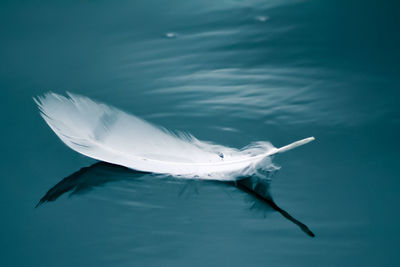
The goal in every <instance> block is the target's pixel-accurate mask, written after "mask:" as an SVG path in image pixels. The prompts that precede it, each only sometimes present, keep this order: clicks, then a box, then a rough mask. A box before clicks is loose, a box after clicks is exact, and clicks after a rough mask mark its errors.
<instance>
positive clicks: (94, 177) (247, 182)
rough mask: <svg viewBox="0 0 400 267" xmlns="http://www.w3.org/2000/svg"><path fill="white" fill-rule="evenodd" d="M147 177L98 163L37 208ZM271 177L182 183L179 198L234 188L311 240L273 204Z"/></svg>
mask: <svg viewBox="0 0 400 267" xmlns="http://www.w3.org/2000/svg"><path fill="white" fill-rule="evenodd" d="M146 174H147V173H144V172H138V171H134V170H131V169H128V168H125V167H121V166H119V165H114V164H110V163H106V162H97V163H95V164H93V165H91V166H89V167H84V168H82V169H80V170H78V171H77V172H75V173H73V174H71V175H69V176H67V177H65V178H64V179H62V180H61V181H60V182H59V183H57V184H56V185H55V186H53V187H52V188H50V189H49V190H48V191H47V193H46V194H45V195H44V196H43V197H42V198H41V199H40V201H39V202H38V204H37V205H36V207H38V206H40V205H42V204H44V203H46V202H52V201H55V200H57V199H58V198H59V197H60V196H62V195H64V194H66V193H69V196H72V195H81V194H85V193H87V192H89V191H91V190H93V189H94V188H95V187H100V186H103V185H105V184H107V183H110V182H118V181H124V180H125V181H132V180H134V179H139V178H141V177H143V176H144V175H146ZM271 175H273V173H263V174H259V175H258V176H253V177H248V178H244V179H241V180H239V181H236V182H230V181H229V182H221V181H208V180H189V179H188V180H186V179H181V180H180V181H181V182H182V184H181V188H180V190H179V192H178V196H179V197H182V196H183V195H184V193H185V192H187V191H188V188H191V191H193V192H195V194H199V189H198V186H199V183H200V182H201V183H213V184H215V185H217V186H220V187H221V189H223V188H224V187H236V188H237V189H239V190H241V191H243V192H245V193H247V197H248V198H247V199H248V200H249V201H250V204H251V205H250V208H249V209H250V210H255V211H261V212H262V213H263V214H264V217H265V214H266V213H269V212H272V211H277V212H279V213H280V214H281V215H282V216H283V217H285V218H286V219H288V220H289V221H291V222H293V223H294V224H296V225H297V226H299V227H300V229H301V230H302V231H303V232H304V233H306V234H307V235H309V236H311V237H314V236H315V235H314V233H313V232H312V231H311V230H310V229H309V228H308V227H307V226H306V225H305V224H303V223H302V222H300V221H298V220H297V219H295V218H294V217H292V216H291V215H290V214H289V213H288V212H286V211H285V210H283V209H281V208H280V207H279V206H278V205H277V204H276V203H275V201H274V200H273V198H272V196H271V193H270V178H271Z"/></svg>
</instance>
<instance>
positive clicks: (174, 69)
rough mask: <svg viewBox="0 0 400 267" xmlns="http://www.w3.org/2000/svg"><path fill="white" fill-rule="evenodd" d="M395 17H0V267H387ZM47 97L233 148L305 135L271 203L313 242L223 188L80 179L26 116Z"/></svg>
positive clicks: (106, 10)
mask: <svg viewBox="0 0 400 267" xmlns="http://www.w3.org/2000/svg"><path fill="white" fill-rule="evenodd" d="M398 8H399V4H398V3H397V2H395V1H386V2H384V3H383V2H382V3H380V2H378V1H372V0H371V1H355V0H350V1H341V0H339V1H338V0H326V1H317V0H309V1H289V0H288V1H284V0H282V1H277V0H274V1H246V2H243V1H168V2H163V1H141V2H136V3H133V2H130V1H119V2H118V3H114V2H113V3H111V2H106V1H101V2H97V3H94V2H80V3H79V2H74V3H72V2H70V3H65V2H61V1H41V2H39V3H28V2H24V1H19V2H12V1H3V2H2V3H1V4H0V25H1V27H0V59H1V64H0V88H1V93H2V97H1V105H0V109H1V112H0V114H1V122H2V131H1V140H2V142H1V143H0V147H1V151H2V154H1V164H2V165H1V168H0V177H1V179H0V200H1V201H0V205H1V210H2V216H1V217H2V219H1V220H0V236H1V238H0V253H1V254H0V255H1V266H192V265H194V266H203V265H209V266H397V265H399V264H400V260H399V258H398V255H397V254H398V252H397V251H398V249H399V247H398V244H399V241H400V229H399V227H398V225H399V223H400V216H399V215H398V214H397V211H398V203H399V201H400V195H399V193H398V192H399V191H400V181H399V179H398V177H399V175H398V170H397V167H398V150H399V148H400V147H399V145H400V144H399V140H398V137H399V129H400V116H399V115H400V112H399V108H398V105H399V99H400V98H399V97H400V93H399V91H398V89H399V84H400V83H399V80H398V77H399V68H398V62H399V60H400V53H399V50H398V48H399V47H400V46H399V45H400V36H399V34H398V28H399V25H400V24H399V21H398V19H397V17H398V15H397V10H398ZM49 90H51V91H54V92H57V93H65V91H70V92H73V93H77V94H81V95H85V96H88V97H91V98H93V99H97V100H99V101H103V102H106V103H108V104H110V105H114V106H116V107H119V108H121V109H123V110H125V111H128V112H131V113H133V114H135V115H138V116H140V117H142V118H144V119H146V120H149V121H151V122H153V123H156V124H159V125H162V126H164V127H166V128H169V129H176V130H181V131H188V132H190V133H192V134H194V135H195V136H196V137H198V138H199V139H202V140H209V141H213V142H216V143H220V144H223V145H227V146H231V147H238V148H240V147H243V146H245V145H247V144H249V143H250V142H252V141H258V140H268V141H270V142H272V143H273V144H274V145H275V146H277V147H279V146H282V145H286V144H288V143H290V142H292V141H295V140H298V139H301V138H305V137H308V136H315V137H316V138H317V139H316V141H314V142H313V143H311V144H309V145H307V146H304V147H301V148H299V149H296V150H293V151H291V152H288V153H285V154H282V155H279V156H277V157H276V158H274V162H275V163H276V164H278V165H279V166H281V167H282V168H281V169H280V170H279V171H278V173H276V174H275V175H274V177H273V178H272V183H271V185H270V192H271V194H272V196H273V198H274V200H275V202H276V203H277V204H278V205H279V206H280V207H281V208H283V209H284V210H286V211H287V212H288V213H290V215H292V216H293V217H295V218H296V219H298V220H299V221H301V222H302V223H304V224H306V225H307V226H308V227H309V228H310V229H311V230H312V231H313V232H314V233H315V235H316V237H314V238H311V237H309V236H308V235H306V234H305V233H304V232H303V231H301V230H300V229H299V227H298V226H297V225H295V224H294V223H293V222H292V221H290V220H288V219H287V218H285V217H283V216H282V214H281V213H279V212H277V211H275V210H274V209H272V208H271V207H269V206H268V205H263V204H262V203H260V202H257V200H256V199H255V198H254V197H252V195H251V194H249V193H248V192H245V191H243V190H240V188H238V187H235V186H234V185H226V184H220V183H209V182H202V181H190V182H188V181H182V180H177V179H173V178H171V179H165V180H160V179H156V178H155V177H153V176H152V175H150V174H141V173H137V172H134V171H132V172H131V171H128V170H126V169H122V168H118V167H115V166H109V165H100V167H99V165H95V166H94V167H90V168H87V169H83V170H81V168H84V167H89V166H93V164H95V163H96V161H94V160H92V159H89V158H86V157H84V156H81V155H79V154H77V153H76V152H74V151H72V150H70V149H69V148H67V147H66V146H65V145H64V144H62V143H61V141H59V140H58V138H57V137H56V136H55V135H54V133H53V132H52V131H51V130H50V128H48V127H47V125H46V124H45V122H44V121H43V120H42V119H41V117H40V115H39V113H38V110H37V108H36V106H35V104H34V102H33V101H32V97H34V96H37V95H40V94H43V93H45V92H47V91H49ZM79 170H81V171H79ZM77 172H78V173H77ZM71 175H72V176H71ZM65 177H69V179H68V180H63V178H65ZM61 181H64V182H63V183H62V184H61V186H60V185H59V186H57V187H56V188H55V189H53V191H52V192H55V195H53V196H54V199H51V200H54V201H50V202H48V203H43V204H42V205H40V206H39V207H37V208H35V206H36V204H37V203H38V202H39V200H40V199H41V198H42V197H43V196H44V195H45V194H46V192H48V190H50V189H51V188H53V186H54V185H56V184H57V183H59V182H61ZM69 192H72V194H71V195H70V197H68V195H69ZM61 193H63V194H61ZM57 194H58V195H57ZM264 204H265V203H264Z"/></svg>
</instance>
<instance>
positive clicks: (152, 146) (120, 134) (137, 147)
mask: <svg viewBox="0 0 400 267" xmlns="http://www.w3.org/2000/svg"><path fill="white" fill-rule="evenodd" d="M34 100H35V102H36V103H37V104H38V106H39V109H40V111H41V115H42V117H43V119H44V120H45V121H46V122H47V124H48V125H49V126H50V128H51V129H52V130H53V131H54V132H55V133H56V134H57V136H58V137H59V138H60V139H61V140H62V141H63V142H64V143H65V144H66V145H67V146H69V147H70V148H72V149H73V150H75V151H77V152H79V153H81V154H83V155H86V156H88V157H91V158H94V159H98V160H102V161H106V162H109V163H113V164H118V165H122V166H125V167H128V168H131V169H135V170H138V171H145V172H153V173H160V174H168V175H174V176H180V177H184V178H201V179H212V180H236V179H238V178H241V177H246V176H250V175H254V174H255V173H257V172H258V171H259V170H266V169H267V170H268V169H273V168H276V167H275V166H274V165H273V164H272V163H271V160H270V158H269V156H271V155H273V154H276V153H279V152H284V151H287V150H289V149H291V148H293V147H296V146H299V145H302V144H304V143H308V142H310V141H312V140H314V138H313V137H310V138H307V139H304V140H301V141H298V142H295V143H293V144H291V145H288V146H285V147H283V148H281V149H277V148H275V147H274V146H272V145H271V144H270V143H269V142H256V143H253V144H251V145H249V146H247V147H245V148H243V149H241V150H238V149H234V148H229V147H224V146H219V145H214V144H212V143H209V142H204V141H200V140H198V139H196V138H195V137H193V136H192V135H189V134H183V133H180V134H174V133H172V132H169V131H167V130H166V129H164V128H160V127H156V126H154V125H152V124H150V123H148V122H146V121H144V120H142V119H140V118H138V117H136V116H134V115H131V114H128V113H125V112H123V111H121V110H119V109H117V108H114V107H111V106H107V105H105V104H102V103H99V102H96V101H93V100H91V99H89V98H87V97H83V96H78V95H74V94H70V93H68V97H64V96H61V95H58V94H54V93H47V94H45V95H44V96H43V97H38V98H37V99H34Z"/></svg>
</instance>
